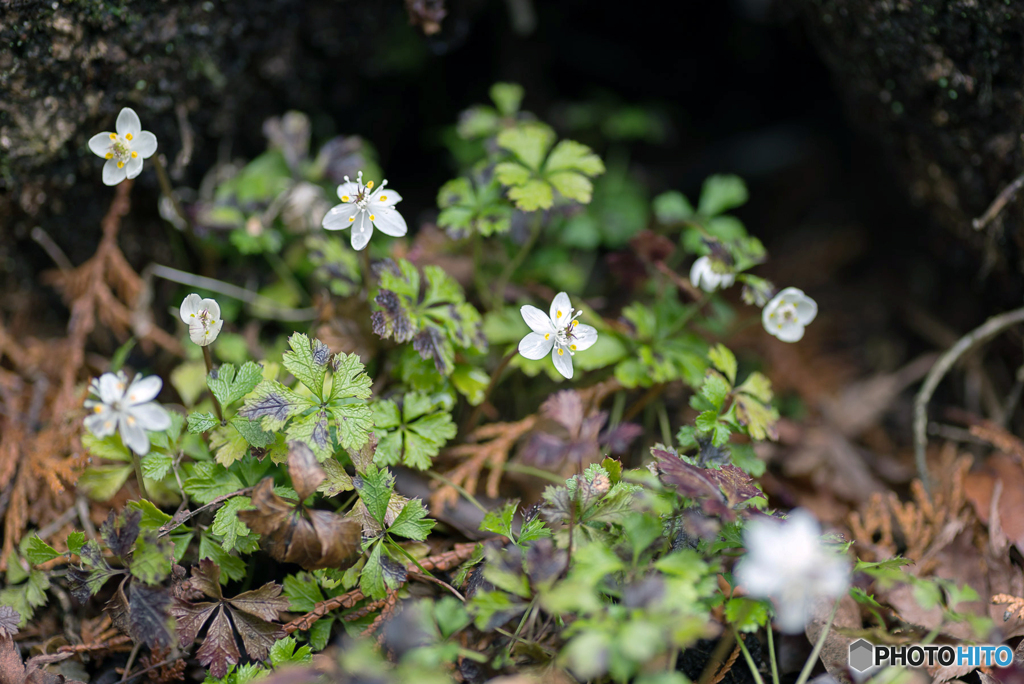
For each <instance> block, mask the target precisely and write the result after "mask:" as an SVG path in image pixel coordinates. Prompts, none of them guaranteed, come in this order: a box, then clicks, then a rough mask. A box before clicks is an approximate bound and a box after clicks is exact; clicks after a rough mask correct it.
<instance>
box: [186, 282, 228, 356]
mask: <svg viewBox="0 0 1024 684" xmlns="http://www.w3.org/2000/svg"><path fill="white" fill-rule="evenodd" d="M179 314H180V315H181V320H182V321H184V322H185V323H187V324H188V336H189V339H191V340H192V341H193V342H195V343H196V344H198V345H199V346H200V347H205V346H206V345H208V344H211V343H212V342H213V341H214V340H215V339H217V335H219V334H220V329H221V328H223V327H224V319H223V318H221V317H220V305H219V304H217V302H216V301H214V300H212V299H201V298H200V297H199V295H197V294H195V293H192V294H190V295H189V296H188V297H185V301H183V302H182V303H181V309H180V310H179Z"/></svg>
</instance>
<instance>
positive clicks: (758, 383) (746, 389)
mask: <svg viewBox="0 0 1024 684" xmlns="http://www.w3.org/2000/svg"><path fill="white" fill-rule="evenodd" d="M736 391H737V392H742V393H743V394H749V395H750V396H752V397H754V398H755V399H757V400H758V401H760V402H761V403H762V404H767V403H768V402H770V401H771V400H772V381H771V380H769V379H768V378H767V377H765V375H763V374H762V373H758V372H756V371H755V372H753V373H751V374H750V375H748V376H747V379H746V380H744V381H743V384H742V385H740V386H739V387H737V388H736Z"/></svg>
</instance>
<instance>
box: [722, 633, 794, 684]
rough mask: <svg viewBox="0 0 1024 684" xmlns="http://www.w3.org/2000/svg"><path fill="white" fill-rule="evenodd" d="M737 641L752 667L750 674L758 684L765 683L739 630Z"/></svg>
mask: <svg viewBox="0 0 1024 684" xmlns="http://www.w3.org/2000/svg"><path fill="white" fill-rule="evenodd" d="M736 643H738V644H739V645H740V650H741V651H743V659H744V660H746V661H747V667H748V668H750V674H751V675H753V676H754V681H755V682H756V683H757V684H764V679H762V678H761V673H760V672H758V671H757V666H756V665H754V659H753V658H751V657H750V651H748V650H747V645H746V644H745V643H743V637H742V636H740V633H739V632H736ZM798 684H802V683H798Z"/></svg>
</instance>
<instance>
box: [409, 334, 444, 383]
mask: <svg viewBox="0 0 1024 684" xmlns="http://www.w3.org/2000/svg"><path fill="white" fill-rule="evenodd" d="M446 342H447V340H446V339H445V336H444V333H442V332H441V331H440V330H438V329H437V328H435V327H433V326H427V327H426V328H425V329H424V330H422V331H421V332H420V334H418V335H417V336H416V337H415V339H413V341H412V348H413V349H415V350H416V351H417V352H419V354H420V358H422V359H434V368H436V369H437V372H438V373H440V374H441V375H451V372H452V367H451V363H450V362H449V360H448V358H447V357H448V356H449V355H450V354H445V343H446Z"/></svg>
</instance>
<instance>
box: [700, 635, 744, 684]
mask: <svg viewBox="0 0 1024 684" xmlns="http://www.w3.org/2000/svg"><path fill="white" fill-rule="evenodd" d="M734 640H735V635H734V633H733V632H732V631H727V632H726V633H725V634H723V635H722V636H721V638H720V639H719V640H718V643H717V644H715V650H713V651H712V652H711V657H710V658H708V662H707V663H706V664H705V665H704V671H703V672H701V673H700V679H698V680H697V684H711V680H712V679H714V677H715V674H717V673H718V670H719V668H720V667H721V665H722V661H723V660H724V659H725V654H726V653H728V652H729V647H730V646H732V645H733V642H734Z"/></svg>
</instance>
